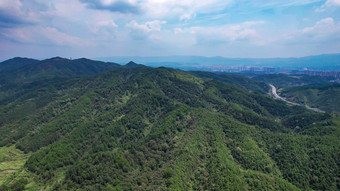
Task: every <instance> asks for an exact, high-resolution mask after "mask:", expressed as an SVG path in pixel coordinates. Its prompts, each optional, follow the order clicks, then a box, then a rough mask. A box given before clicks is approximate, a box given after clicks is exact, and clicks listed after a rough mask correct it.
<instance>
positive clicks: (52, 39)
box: [0, 26, 91, 46]
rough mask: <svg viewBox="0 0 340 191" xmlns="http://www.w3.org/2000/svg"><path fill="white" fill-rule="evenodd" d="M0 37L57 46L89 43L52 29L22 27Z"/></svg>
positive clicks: (7, 30)
mask: <svg viewBox="0 0 340 191" xmlns="http://www.w3.org/2000/svg"><path fill="white" fill-rule="evenodd" d="M0 35H2V36H4V37H6V38H8V39H11V40H13V41H18V42H23V43H31V44H42V45H58V46H74V45H75V46H89V45H90V44H91V43H90V42H89V41H87V40H84V39H81V38H79V37H75V36H71V35H68V34H66V33H63V32H60V31H59V30H58V29H56V28H53V27H35V26H29V27H23V28H9V29H5V30H3V31H1V32H0Z"/></svg>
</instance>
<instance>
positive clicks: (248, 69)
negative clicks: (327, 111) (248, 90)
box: [197, 65, 340, 79]
mask: <svg viewBox="0 0 340 191" xmlns="http://www.w3.org/2000/svg"><path fill="white" fill-rule="evenodd" d="M197 70H203V71H209V72H228V73H255V74H275V73H283V74H294V75H309V76H325V77H334V78H337V79H338V78H340V71H323V70H310V69H308V68H303V69H300V70H297V69H289V68H275V67H259V66H256V67H255V66H220V65H214V66H204V67H197Z"/></svg>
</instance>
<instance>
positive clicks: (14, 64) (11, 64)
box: [0, 57, 39, 72]
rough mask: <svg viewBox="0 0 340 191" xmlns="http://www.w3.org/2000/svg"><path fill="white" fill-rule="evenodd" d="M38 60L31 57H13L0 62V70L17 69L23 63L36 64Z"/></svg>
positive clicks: (23, 64)
mask: <svg viewBox="0 0 340 191" xmlns="http://www.w3.org/2000/svg"><path fill="white" fill-rule="evenodd" d="M38 62H39V60H35V59H31V58H21V57H15V58H12V59H9V60H6V61H3V62H0V72H1V71H4V70H13V69H17V68H20V67H22V66H25V65H31V64H36V63H38Z"/></svg>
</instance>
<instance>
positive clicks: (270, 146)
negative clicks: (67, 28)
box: [0, 58, 340, 190]
mask: <svg viewBox="0 0 340 191" xmlns="http://www.w3.org/2000/svg"><path fill="white" fill-rule="evenodd" d="M54 59H55V58H54ZM70 62H71V61H70ZM43 63H44V62H43V61H40V62H38V63H33V64H30V65H27V66H23V67H28V66H29V67H33V68H35V67H37V68H39V67H38V66H40V65H43ZM49 63H50V68H53V70H52V71H53V73H52V74H53V75H54V74H55V75H54V76H53V75H44V74H46V73H48V72H46V70H44V71H40V72H35V73H34V74H33V73H32V74H30V73H26V74H22V73H21V71H23V69H22V68H20V67H19V68H15V69H12V70H11V71H9V70H7V72H6V75H7V77H6V78H2V79H3V81H2V86H1V87H0V93H1V95H4V96H2V99H1V100H0V104H1V107H0V145H1V150H0V153H1V152H3V153H2V156H4V159H1V160H0V162H1V164H8V163H7V162H8V161H20V163H19V162H18V164H21V166H20V165H19V167H16V169H15V172H14V173H13V174H11V171H8V169H4V170H3V172H5V173H8V176H7V175H6V176H1V181H2V183H3V185H2V187H1V189H3V190H6V189H15V188H21V189H23V188H26V189H33V190H35V189H42V190H190V189H192V190H227V189H230V190H265V189H271V190H309V189H313V190H336V189H337V188H339V182H338V172H339V164H338V161H339V155H338V153H339V145H340V144H339V139H338V137H339V136H340V131H339V130H340V129H339V125H340V120H339V117H337V116H336V115H330V114H327V113H326V114H318V113H312V112H310V111H307V110H305V109H304V108H302V107H298V106H288V105H286V104H285V103H284V102H282V101H278V100H274V99H272V98H271V97H269V95H266V94H264V93H263V92H265V90H266V89H267V88H268V87H267V86H266V85H264V84H263V83H259V82H256V81H251V80H250V79H246V78H244V79H243V78H242V77H235V76H224V77H223V76H222V77H221V76H218V77H217V76H215V74H211V73H210V74H209V73H188V72H183V71H180V70H174V69H170V68H163V67H161V68H150V67H146V66H142V65H137V64H135V63H129V64H128V65H127V66H133V67H123V66H120V65H119V66H118V65H114V64H109V63H107V64H109V66H110V67H113V66H115V67H116V68H109V67H108V68H107V69H105V70H109V71H104V72H101V73H100V71H99V70H98V72H93V73H87V74H84V73H79V71H78V70H69V69H67V71H69V72H66V74H67V75H62V74H64V73H65V72H64V71H63V70H65V68H67V67H68V66H69V65H68V64H65V65H62V66H61V67H58V66H56V65H57V64H55V63H54V62H49ZM97 64H99V65H100V64H101V62H100V63H92V64H90V65H84V67H81V68H86V69H89V68H93V67H98V65H97ZM89 70H90V71H93V70H92V69H89ZM15 75H17V76H25V78H18V77H15V78H16V79H18V80H17V81H14V82H10V81H8V80H7V81H6V79H10V78H11V77H13V76H15ZM36 75H39V77H36ZM51 76H52V77H51ZM13 79H14V77H13ZM24 79H26V80H24ZM27 79H29V80H27ZM46 79H48V80H46ZM37 82H44V83H37ZM226 82H229V83H226ZM248 82H249V83H252V84H254V86H256V88H255V89H254V90H252V91H249V89H247V87H250V86H248V85H247V84H248ZM257 90H258V91H257ZM8 150H11V151H15V152H13V153H17V154H15V155H11V156H9V155H8V156H7V155H5V154H4V153H6V152H5V151H8ZM15 157H21V158H20V160H17V159H18V158H15ZM3 166H4V165H3ZM12 170H13V169H12Z"/></svg>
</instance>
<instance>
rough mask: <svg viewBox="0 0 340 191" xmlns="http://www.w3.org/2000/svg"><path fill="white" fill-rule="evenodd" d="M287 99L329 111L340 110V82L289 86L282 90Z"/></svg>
mask: <svg viewBox="0 0 340 191" xmlns="http://www.w3.org/2000/svg"><path fill="white" fill-rule="evenodd" d="M280 95H282V96H284V97H285V98H286V99H288V100H290V101H293V102H296V103H300V104H303V105H308V106H310V107H314V108H320V109H322V110H324V111H327V112H338V113H339V112H340V99H339V98H340V84H339V83H331V84H325V85H321V86H303V87H289V88H284V89H283V90H282V91H281V94H280Z"/></svg>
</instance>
